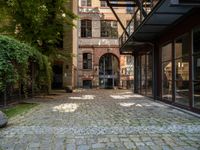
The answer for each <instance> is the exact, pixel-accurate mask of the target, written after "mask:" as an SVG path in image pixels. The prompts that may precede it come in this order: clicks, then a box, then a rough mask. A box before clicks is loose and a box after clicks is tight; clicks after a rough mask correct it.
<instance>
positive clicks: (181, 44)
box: [175, 34, 191, 58]
mask: <svg viewBox="0 0 200 150" xmlns="http://www.w3.org/2000/svg"><path fill="white" fill-rule="evenodd" d="M190 40H191V38H190V36H189V34H185V35H183V36H181V37H180V38H178V39H177V40H176V41H175V57H176V58H179V57H183V56H188V55H189V50H190V42H189V41H190Z"/></svg>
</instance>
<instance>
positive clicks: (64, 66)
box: [52, 1, 78, 89]
mask: <svg viewBox="0 0 200 150" xmlns="http://www.w3.org/2000/svg"><path fill="white" fill-rule="evenodd" d="M77 5H78V4H77V1H68V2H67V3H66V6H65V7H67V8H68V9H70V10H72V12H73V13H74V14H77ZM73 23H74V25H75V26H76V25H77V21H76V20H74V22H73ZM77 41H78V37H77V28H76V27H72V26H70V25H64V26H63V40H62V43H61V44H60V45H61V46H60V48H59V52H60V53H61V55H60V58H58V59H57V60H55V61H54V64H53V67H52V69H53V81H52V89H63V88H66V87H69V88H75V87H76V86H77V58H76V56H77V48H78V44H77ZM63 56H64V57H63Z"/></svg>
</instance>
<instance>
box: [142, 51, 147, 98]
mask: <svg viewBox="0 0 200 150" xmlns="http://www.w3.org/2000/svg"><path fill="white" fill-rule="evenodd" d="M145 58H146V57H145V55H142V57H141V93H142V94H144V95H145V89H146V66H145Z"/></svg>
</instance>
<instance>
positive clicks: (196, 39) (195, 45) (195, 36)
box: [193, 28, 200, 54]
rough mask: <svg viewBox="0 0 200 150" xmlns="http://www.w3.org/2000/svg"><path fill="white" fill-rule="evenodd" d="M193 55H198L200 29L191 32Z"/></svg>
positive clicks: (199, 51) (199, 50)
mask: <svg viewBox="0 0 200 150" xmlns="http://www.w3.org/2000/svg"><path fill="white" fill-rule="evenodd" d="M193 53H194V54H195V53H198V54H199V53H200V28H197V29H195V30H194V32H193Z"/></svg>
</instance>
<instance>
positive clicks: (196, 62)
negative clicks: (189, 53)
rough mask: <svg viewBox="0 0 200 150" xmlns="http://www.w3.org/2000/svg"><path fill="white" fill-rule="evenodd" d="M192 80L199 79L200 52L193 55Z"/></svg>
mask: <svg viewBox="0 0 200 150" xmlns="http://www.w3.org/2000/svg"><path fill="white" fill-rule="evenodd" d="M193 64H194V80H200V54H199V55H198V56H194V62H193Z"/></svg>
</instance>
